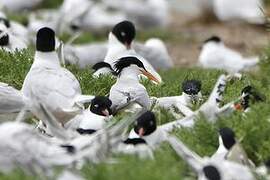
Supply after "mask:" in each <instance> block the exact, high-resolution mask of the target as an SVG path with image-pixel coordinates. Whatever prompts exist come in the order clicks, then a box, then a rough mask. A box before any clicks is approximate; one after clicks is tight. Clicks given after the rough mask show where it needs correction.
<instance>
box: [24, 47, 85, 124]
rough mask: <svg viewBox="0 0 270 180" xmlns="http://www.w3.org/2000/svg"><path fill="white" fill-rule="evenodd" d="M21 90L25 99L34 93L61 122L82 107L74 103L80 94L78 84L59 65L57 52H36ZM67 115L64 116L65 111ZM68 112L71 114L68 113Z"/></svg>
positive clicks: (72, 76) (71, 75)
mask: <svg viewBox="0 0 270 180" xmlns="http://www.w3.org/2000/svg"><path fill="white" fill-rule="evenodd" d="M22 92H23V94H24V96H25V97H26V100H28V99H29V100H30V101H31V98H33V97H32V96H33V95H36V96H37V97H38V98H39V99H40V100H41V101H42V102H43V103H44V104H46V105H50V106H49V107H50V110H51V111H52V112H53V113H54V114H55V116H56V117H57V118H58V119H63V122H65V121H67V120H68V119H70V118H71V117H72V116H74V114H72V113H76V112H77V113H78V112H79V111H80V110H81V109H82V107H81V106H79V105H76V103H75V101H76V97H77V96H78V95H81V88H80V84H79V82H78V81H77V79H76V78H75V77H74V75H73V74H71V73H70V72H69V71H68V70H66V69H64V68H62V67H61V66H60V63H59V60H58V57H57V54H56V53H55V52H52V53H45V54H44V53H42V52H37V53H36V55H35V60H34V63H33V65H32V67H31V69H30V71H29V72H28V74H27V76H26V78H25V80H24V84H23V87H22ZM64 112H67V114H66V115H67V116H66V117H65V113H64ZM68 112H70V113H71V114H69V113H68Z"/></svg>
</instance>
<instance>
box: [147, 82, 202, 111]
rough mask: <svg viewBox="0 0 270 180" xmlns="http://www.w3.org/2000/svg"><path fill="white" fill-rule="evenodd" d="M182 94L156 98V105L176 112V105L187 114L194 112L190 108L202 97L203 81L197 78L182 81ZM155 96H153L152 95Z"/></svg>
mask: <svg viewBox="0 0 270 180" xmlns="http://www.w3.org/2000/svg"><path fill="white" fill-rule="evenodd" d="M182 91H183V92H182V94H181V95H180V96H170V97H160V98H155V97H154V99H156V102H155V105H156V106H159V107H163V108H166V109H169V110H170V111H171V112H173V114H174V112H175V111H174V110H173V109H174V107H175V108H177V109H178V110H179V111H180V112H181V113H183V114H184V115H185V116H189V115H191V114H193V111H192V110H191V109H190V108H191V107H192V105H193V104H194V103H196V102H198V101H199V100H200V99H201V98H202V94H201V82H200V81H197V80H186V81H184V82H183V83H182ZM151 98H153V97H151Z"/></svg>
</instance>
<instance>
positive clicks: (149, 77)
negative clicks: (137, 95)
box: [140, 69, 160, 84]
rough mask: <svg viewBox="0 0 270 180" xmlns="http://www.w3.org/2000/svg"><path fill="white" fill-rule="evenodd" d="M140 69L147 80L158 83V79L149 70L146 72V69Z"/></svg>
mask: <svg viewBox="0 0 270 180" xmlns="http://www.w3.org/2000/svg"><path fill="white" fill-rule="evenodd" d="M140 71H141V73H142V74H143V75H145V76H146V77H147V78H148V79H149V80H151V81H154V82H156V83H157V84H159V83H160V81H159V80H158V79H157V78H156V77H155V76H154V75H153V74H151V73H150V72H148V71H146V70H144V69H141V70H140Z"/></svg>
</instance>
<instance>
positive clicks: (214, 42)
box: [199, 36, 259, 76]
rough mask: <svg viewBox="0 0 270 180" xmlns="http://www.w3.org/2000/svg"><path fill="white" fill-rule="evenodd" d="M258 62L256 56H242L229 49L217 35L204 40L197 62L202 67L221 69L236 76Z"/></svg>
mask: <svg viewBox="0 0 270 180" xmlns="http://www.w3.org/2000/svg"><path fill="white" fill-rule="evenodd" d="M258 62H259V58H258V57H251V58H244V57H243V56H242V55H241V54H240V53H239V52H236V51H234V50H232V49H229V48H228V47H226V46H225V44H224V43H223V41H222V40H221V39H220V38H219V37H217V36H213V37H211V38H209V39H207V40H206V41H205V42H204V44H203V46H202V50H201V52H200V55H199V63H200V65H201V66H202V67H203V68H215V69H221V70H225V71H227V72H228V73H230V74H233V75H234V74H235V75H238V76H239V73H240V72H242V71H246V70H249V69H250V68H252V67H254V66H256V65H257V63H258Z"/></svg>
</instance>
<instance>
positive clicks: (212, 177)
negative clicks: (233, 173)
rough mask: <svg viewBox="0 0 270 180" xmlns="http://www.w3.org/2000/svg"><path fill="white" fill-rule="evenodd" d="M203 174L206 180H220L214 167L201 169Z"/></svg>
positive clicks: (209, 166)
mask: <svg viewBox="0 0 270 180" xmlns="http://www.w3.org/2000/svg"><path fill="white" fill-rule="evenodd" d="M203 172H204V175H205V177H206V178H207V179H208V180H221V176H220V173H219V171H218V169H217V168H216V167H215V166H212V165H208V166H205V167H203Z"/></svg>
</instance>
